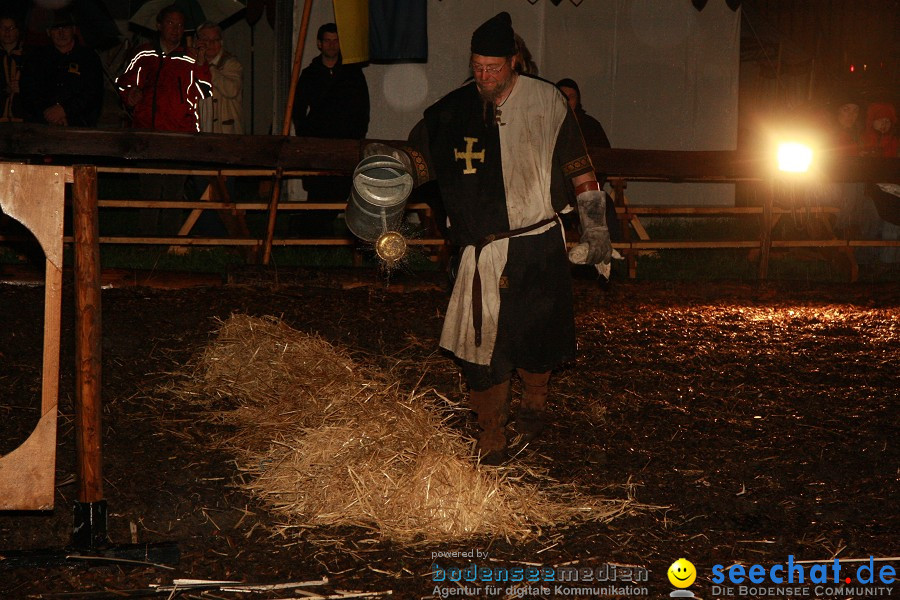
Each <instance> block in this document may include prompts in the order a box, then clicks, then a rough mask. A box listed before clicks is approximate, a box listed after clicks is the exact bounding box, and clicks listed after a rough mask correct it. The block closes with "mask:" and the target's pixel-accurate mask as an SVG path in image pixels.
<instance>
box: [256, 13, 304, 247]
mask: <svg viewBox="0 0 900 600" xmlns="http://www.w3.org/2000/svg"><path fill="white" fill-rule="evenodd" d="M311 10H312V0H306V2H305V3H304V5H303V17H302V18H301V20H300V31H299V34H298V36H297V49H296V51H295V52H294V66H293V68H292V69H291V85H290V88H289V91H288V100H287V105H286V106H285V107H284V121H283V122H282V123H281V135H283V136H286V135H288V134H290V133H291V115H292V114H293V112H294V98H295V96H296V93H297V80H298V79H299V78H300V68H301V67H302V66H303V47H304V46H305V45H306V32H307V30H308V29H309V13H310V11H311ZM281 177H282V169H281V168H280V167H279V169H278V171H277V172H276V173H275V185H274V186H272V199H271V201H270V202H269V219H268V224H267V226H266V240H265V243H264V245H263V259H262V262H263V264H264V265H268V264H269V260H270V259H271V258H272V238H273V237H274V236H275V216H276V215H277V213H278V198H279V196H280V195H281Z"/></svg>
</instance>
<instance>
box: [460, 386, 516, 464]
mask: <svg viewBox="0 0 900 600" xmlns="http://www.w3.org/2000/svg"><path fill="white" fill-rule="evenodd" d="M469 405H470V406H471V407H472V410H474V411H475V412H476V413H477V414H478V425H479V427H481V435H479V436H478V444H477V445H476V448H477V449H478V453H479V455H480V456H481V464H483V465H494V466H496V465H499V464H502V463H504V462H506V458H507V457H506V433H505V428H506V420H507V418H508V416H509V380H506V381H504V382H503V383H498V384H497V385H495V386H493V387H490V388H488V389H486V390H482V391H480V392H475V391H473V392H471V393H470V394H469Z"/></svg>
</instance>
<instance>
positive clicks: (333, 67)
mask: <svg viewBox="0 0 900 600" xmlns="http://www.w3.org/2000/svg"><path fill="white" fill-rule="evenodd" d="M316 45H317V46H318V48H319V51H320V54H319V56H317V57H315V58H314V59H312V62H310V64H309V66H307V67H306V68H305V69H303V72H302V73H300V78H299V79H298V81H297V97H296V100H295V102H294V114H293V117H294V129H295V131H296V133H297V135H298V136H305V137H317V138H334V139H356V140H358V139H363V138H364V137H366V132H367V131H368V129H369V87H368V85H367V84H366V77H365V75H363V72H362V68H361V67H360V65H355V64H353V65H345V64H343V61H342V59H341V43H340V39H339V37H338V32H337V26H336V25H335V24H334V23H326V24H324V25H322V26H321V27H319V31H318V33H317V35H316ZM303 188H304V189H305V190H306V193H307V198H308V199H309V200H319V201H333V202H343V201H345V200H347V197H348V195H349V194H350V177H335V176H315V177H306V178H304V179H303ZM304 212H305V213H309V212H310V211H304ZM333 216H334V213H333V212H331V213H327V212H326V213H324V214H321V215H318V214H316V215H313V214H306V215H304V217H303V219H304V221H305V223H304V227H303V228H302V229H303V232H304V233H316V232H321V229H322V228H323V227H325V226H326V225H327V223H328V222H329V221H330V218H333Z"/></svg>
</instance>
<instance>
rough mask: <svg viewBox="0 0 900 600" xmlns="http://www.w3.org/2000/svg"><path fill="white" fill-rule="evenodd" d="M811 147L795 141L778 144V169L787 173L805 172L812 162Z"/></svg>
mask: <svg viewBox="0 0 900 600" xmlns="http://www.w3.org/2000/svg"><path fill="white" fill-rule="evenodd" d="M812 157H813V151H812V148H810V147H809V146H807V145H805V144H800V143H797V142H785V143H782V144H779V145H778V169H779V170H780V171H785V172H787V173H806V172H807V171H809V166H810V164H812Z"/></svg>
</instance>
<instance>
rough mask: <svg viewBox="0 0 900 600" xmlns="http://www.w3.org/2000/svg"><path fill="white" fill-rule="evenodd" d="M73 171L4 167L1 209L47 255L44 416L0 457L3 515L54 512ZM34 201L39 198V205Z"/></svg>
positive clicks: (0, 176)
mask: <svg viewBox="0 0 900 600" xmlns="http://www.w3.org/2000/svg"><path fill="white" fill-rule="evenodd" d="M71 178H72V173H71V169H69V168H64V167H48V166H43V165H21V164H10V163H0V207H2V209H3V212H5V213H6V214H7V215H9V216H11V217H13V218H14V219H16V220H17V221H19V222H20V223H21V224H22V225H24V226H25V227H26V228H28V229H29V230H30V231H31V232H32V233H33V234H34V236H35V237H36V238H37V239H38V241H39V242H40V244H41V247H42V248H43V250H44V255H45V256H46V261H45V264H46V267H45V271H44V272H45V276H44V277H45V279H44V337H43V359H42V366H41V417H40V420H39V421H38V425H37V427H35V429H34V431H32V432H31V434H30V435H29V436H28V438H27V439H26V440H25V441H24V442H23V443H22V444H21V445H20V446H19V447H18V448H16V449H14V450H13V451H12V452H10V453H8V454H6V455H5V456H2V457H0V510H50V509H52V508H53V498H54V491H55V489H54V476H55V471H56V413H57V404H58V398H59V347H60V328H61V312H62V311H61V308H62V270H63V263H62V249H63V206H64V201H65V183H66V181H67V180H71ZM35 198H40V199H41V201H40V202H36V201H35Z"/></svg>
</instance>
